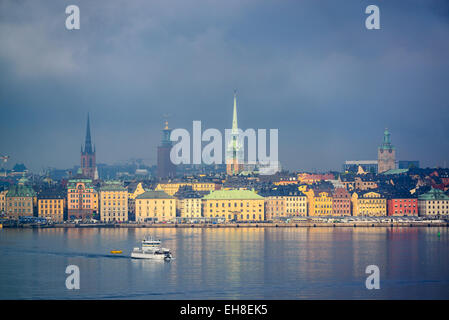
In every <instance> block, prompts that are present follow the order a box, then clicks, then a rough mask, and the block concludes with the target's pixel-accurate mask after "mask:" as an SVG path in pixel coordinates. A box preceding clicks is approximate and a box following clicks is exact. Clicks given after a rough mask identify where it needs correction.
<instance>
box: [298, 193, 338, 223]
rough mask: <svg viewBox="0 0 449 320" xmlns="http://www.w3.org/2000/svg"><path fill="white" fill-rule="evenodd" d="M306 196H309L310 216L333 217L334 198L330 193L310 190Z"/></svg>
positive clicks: (308, 207)
mask: <svg viewBox="0 0 449 320" xmlns="http://www.w3.org/2000/svg"><path fill="white" fill-rule="evenodd" d="M304 194H305V195H306V196H307V209H308V216H311V217H319V216H331V215H332V208H333V197H332V193H331V192H330V191H326V190H314V189H312V188H309V189H308V190H307V191H306V192H304Z"/></svg>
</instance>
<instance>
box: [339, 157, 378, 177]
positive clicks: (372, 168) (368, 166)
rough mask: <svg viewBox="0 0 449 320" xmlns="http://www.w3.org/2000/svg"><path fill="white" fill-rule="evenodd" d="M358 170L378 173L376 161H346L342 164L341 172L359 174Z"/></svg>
mask: <svg viewBox="0 0 449 320" xmlns="http://www.w3.org/2000/svg"><path fill="white" fill-rule="evenodd" d="M360 168H362V169H363V171H364V172H365V173H374V174H376V173H377V172H378V163H377V160H346V161H345V163H344V164H343V172H354V173H356V172H359V170H360Z"/></svg>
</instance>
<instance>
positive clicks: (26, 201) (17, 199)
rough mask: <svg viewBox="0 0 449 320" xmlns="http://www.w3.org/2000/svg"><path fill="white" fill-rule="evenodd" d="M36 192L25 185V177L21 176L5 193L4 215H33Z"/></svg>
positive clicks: (16, 216) (9, 216)
mask: <svg viewBox="0 0 449 320" xmlns="http://www.w3.org/2000/svg"><path fill="white" fill-rule="evenodd" d="M36 196H37V195H36V192H35V191H34V190H33V188H31V187H30V186H28V185H27V180H26V178H24V177H23V178H21V179H20V180H19V182H18V184H17V185H13V186H11V187H10V188H9V190H8V193H6V201H5V204H6V216H7V217H8V218H10V219H18V218H19V217H21V216H31V217H32V216H33V215H34V207H35V205H36V203H37V197H36Z"/></svg>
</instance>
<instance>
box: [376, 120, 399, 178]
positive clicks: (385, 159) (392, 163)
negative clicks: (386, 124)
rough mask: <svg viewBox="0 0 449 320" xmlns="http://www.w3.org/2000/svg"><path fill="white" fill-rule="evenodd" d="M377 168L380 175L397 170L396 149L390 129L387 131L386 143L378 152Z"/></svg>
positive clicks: (385, 134)
mask: <svg viewBox="0 0 449 320" xmlns="http://www.w3.org/2000/svg"><path fill="white" fill-rule="evenodd" d="M377 166H378V170H377V171H378V173H382V172H385V171H388V170H391V169H396V149H395V147H394V146H393V145H392V144H391V140H390V132H388V129H385V131H384V142H383V143H382V144H381V145H380V146H379V148H378V151H377Z"/></svg>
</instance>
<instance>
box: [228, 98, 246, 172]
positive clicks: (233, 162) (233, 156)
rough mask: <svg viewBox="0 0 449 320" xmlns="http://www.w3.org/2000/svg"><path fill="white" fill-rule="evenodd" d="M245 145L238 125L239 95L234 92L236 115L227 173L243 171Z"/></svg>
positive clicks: (233, 119) (233, 122)
mask: <svg viewBox="0 0 449 320" xmlns="http://www.w3.org/2000/svg"><path fill="white" fill-rule="evenodd" d="M243 162H244V159H243V145H242V141H241V138H240V136H239V127H238V124H237V95H236V92H235V91H234V113H233V116H232V130H231V137H230V141H229V144H228V145H227V146H226V173H227V174H228V175H236V174H239V173H240V172H242V171H243Z"/></svg>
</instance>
